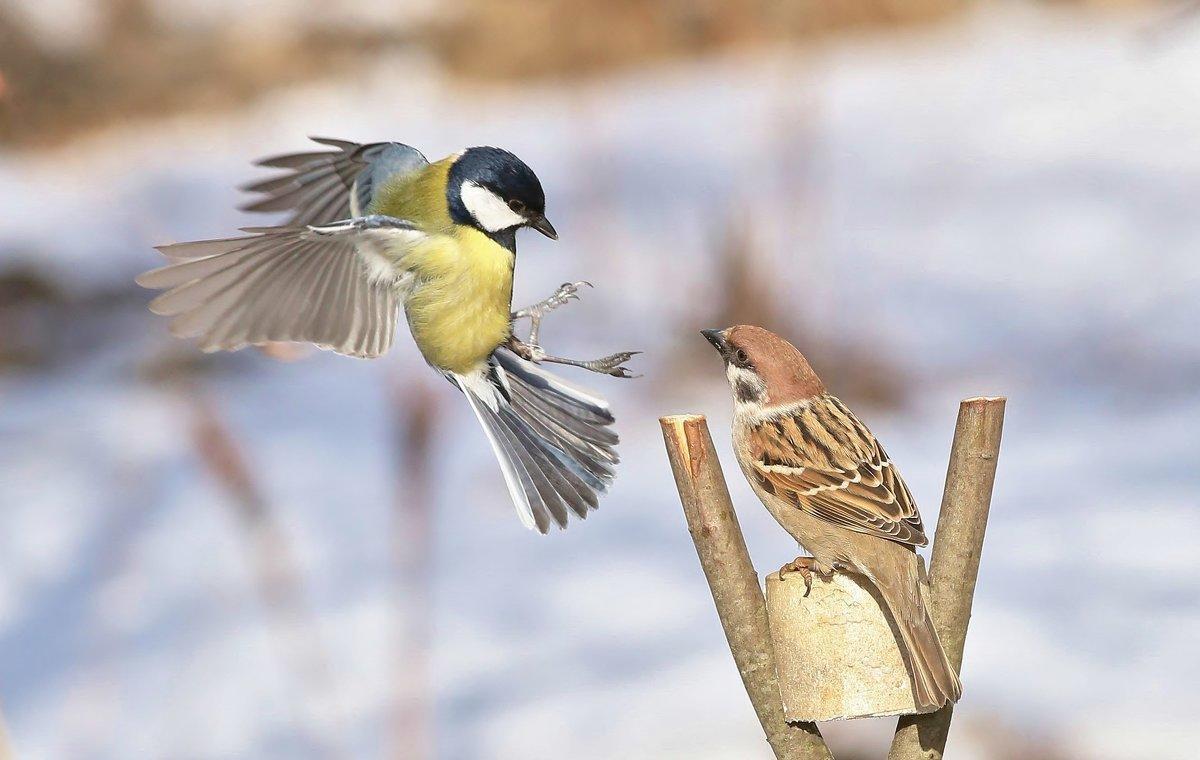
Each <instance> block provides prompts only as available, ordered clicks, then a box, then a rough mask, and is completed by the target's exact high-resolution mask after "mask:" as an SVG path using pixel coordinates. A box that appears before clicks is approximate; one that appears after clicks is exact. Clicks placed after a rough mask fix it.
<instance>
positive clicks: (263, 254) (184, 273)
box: [137, 138, 635, 533]
mask: <svg viewBox="0 0 1200 760" xmlns="http://www.w3.org/2000/svg"><path fill="white" fill-rule="evenodd" d="M314 140H315V141H316V142H317V143H320V144H322V145H324V146H326V147H327V148H329V149H330V150H315V151H310V152H304V153H292V154H287V155H281V156H276V157H273V158H268V159H265V160H263V161H260V162H259V165H260V166H263V167H267V168H271V169H279V170H283V171H282V173H281V174H276V175H275V176H271V177H269V178H267V179H265V180H262V181H259V182H256V183H254V184H251V185H249V186H247V187H245V188H244V189H246V190H248V191H250V192H253V193H257V194H258V195H259V197H258V198H257V199H256V200H254V201H253V202H251V203H250V204H248V205H247V206H245V208H246V209H247V210H250V211H264V212H278V211H290V212H291V214H290V218H289V219H288V220H287V222H285V223H284V224H283V225H281V226H275V227H251V228H245V229H243V230H242V232H243V233H246V234H244V235H241V236H237V237H230V238H224V239H219V240H202V241H197V242H188V243H176V244H173V245H164V246H160V247H159V248H158V250H159V251H161V252H162V253H163V255H165V256H166V258H167V259H168V261H169V264H168V265H167V266H164V267H162V268H159V269H155V270H152V271H149V272H146V273H144V274H142V275H141V276H140V277H138V278H137V282H138V283H139V284H140V285H142V286H144V287H147V288H154V289H159V290H165V291H166V292H165V293H163V294H161V295H159V296H158V297H157V298H155V299H154V300H153V301H152V302H151V304H150V310H151V311H152V312H154V313H156V314H161V315H165V316H169V317H172V318H173V319H172V321H171V332H172V333H174V334H175V335H177V336H179V337H195V338H198V339H199V346H200V348H201V349H202V350H204V351H217V350H228V351H233V350H237V349H239V348H242V347H244V346H248V345H264V344H268V343H274V342H279V341H295V342H307V343H312V344H315V345H316V346H318V347H320V348H324V349H328V350H331V351H335V352H337V353H340V354H345V355H348V356H355V357H360V358H368V359H369V358H374V357H377V356H379V355H381V354H383V353H384V352H385V351H387V350H388V348H390V347H391V345H392V341H393V339H394V337H395V328H396V321H397V319H398V311H399V310H400V309H401V308H402V309H403V311H404V316H405V318H406V320H407V322H408V327H409V331H410V332H411V333H412V337H413V340H414V341H415V342H416V345H417V348H418V349H419V350H420V352H421V354H422V356H423V357H424V359H425V361H426V362H427V363H428V364H429V365H430V366H431V367H433V368H434V369H435V370H436V371H438V372H440V373H441V374H442V375H443V376H444V377H446V378H447V379H448V380H449V381H450V382H451V383H453V384H454V385H455V386H456V387H458V388H459V390H461V391H462V392H463V394H464V395H465V396H466V398H467V401H468V402H469V403H470V405H471V408H472V410H474V413H475V415H476V416H477V417H478V419H479V421H480V423H481V424H482V425H483V429H484V432H485V433H486V434H487V438H488V441H489V442H490V443H491V446H492V449H493V450H494V452H495V454H496V458H497V459H498V460H499V462H500V469H501V472H502V473H503V476H504V481H505V484H506V485H507V487H508V492H509V494H510V496H511V497H512V501H513V503H514V504H515V505H516V508H517V513H518V515H519V516H520V518H521V521H522V522H523V523H524V524H525V525H526V526H528V527H530V528H536V529H537V530H538V531H540V532H542V533H545V532H547V531H548V530H549V527H550V525H551V524H556V525H558V526H559V527H560V528H564V527H566V525H567V521H568V516H569V515H570V514H574V515H576V516H577V517H580V518H583V517H586V516H587V514H588V512H589V511H590V510H592V509H595V508H596V507H597V504H598V496H599V495H600V494H602V493H604V492H605V491H606V490H607V488H608V486H609V484H610V483H611V482H612V479H613V475H614V470H615V466H616V464H617V461H618V457H617V452H616V445H617V435H616V433H615V432H613V430H612V429H611V426H612V424H613V415H612V413H611V412H610V410H609V407H608V404H607V403H606V402H605V401H604V400H603V399H602V398H600V397H599V396H596V395H595V394H592V393H590V392H588V391H585V390H582V389H580V388H577V387H575V386H573V385H571V384H569V383H567V382H565V381H563V380H562V379H560V378H558V377H556V376H555V375H553V374H551V373H549V372H547V371H546V370H545V369H543V368H542V367H539V366H538V364H540V363H542V362H553V363H560V364H569V365H573V366H578V367H583V368H585V369H588V370H591V371H594V372H600V373H604V374H610V375H613V376H616V377H629V376H630V375H629V371H628V369H627V368H626V367H625V366H624V363H625V362H626V361H628V360H629V358H630V357H631V356H633V354H634V353H635V352H621V353H617V354H613V355H611V356H608V357H604V358H602V359H596V360H591V361H580V360H575V359H567V358H563V357H556V356H550V355H549V354H547V353H546V351H545V350H544V349H543V348H542V347H541V346H540V345H539V344H538V328H539V326H540V324H541V320H542V318H543V317H544V316H545V315H546V314H547V313H548V312H550V311H551V310H553V309H555V308H558V307H559V306H562V305H563V304H565V303H567V302H568V301H570V300H572V299H575V298H578V291H579V287H580V285H581V284H582V283H567V284H565V285H563V286H562V287H561V288H559V289H558V291H557V292H556V293H554V294H553V295H552V296H551V297H550V298H548V299H546V300H544V301H542V302H540V303H538V304H534V305H533V306H531V307H529V308H526V309H520V310H518V311H515V312H514V311H512V306H511V301H512V288H513V269H514V265H515V263H516V252H517V241H516V234H517V230H518V229H520V228H522V227H529V228H531V229H534V230H537V231H538V232H540V233H542V234H543V235H546V236H547V237H549V238H551V239H557V237H558V233H557V232H556V231H555V229H554V226H553V225H552V224H551V223H550V221H549V220H548V219H547V218H546V197H545V193H544V191H543V190H542V184H541V182H540V181H539V180H538V178H537V175H535V174H534V172H533V170H532V169H530V168H529V166H527V165H526V164H525V162H523V161H522V160H521V159H519V158H517V157H516V156H515V155H513V154H512V153H510V152H508V151H506V150H502V149H500V148H492V147H476V148H468V149H466V150H464V151H461V152H459V153H455V154H453V155H451V156H448V157H446V158H444V159H442V160H440V161H434V162H432V163H430V162H429V161H428V160H426V158H425V156H424V155H422V154H421V152H420V151H418V150H417V149H416V148H413V147H410V146H408V145H403V144H400V143H395V142H385V143H371V144H365V145H360V144H358V143H353V142H347V141H344V140H332V139H326V138H314ZM519 318H528V319H529V320H530V325H531V327H530V335H529V338H528V340H524V341H523V340H520V339H518V338H517V337H516V336H515V335H514V334H513V322H514V320H515V319H519Z"/></svg>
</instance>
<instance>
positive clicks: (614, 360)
mask: <svg viewBox="0 0 1200 760" xmlns="http://www.w3.org/2000/svg"><path fill="white" fill-rule="evenodd" d="M640 353H641V351H619V352H617V353H615V354H611V355H609V356H605V357H604V358H602V359H592V360H591V361H586V362H580V363H579V366H580V367H583V368H584V369H587V370H591V371H592V372H599V373H601V374H603V375H612V376H613V377H620V378H625V379H629V378H634V377H640V375H635V374H633V373H632V372H630V371H629V368H628V367H622V366H621V365H622V364H624V363H625V362H627V361H629V360H630V359H632V358H633V357H635V356H637V355H638V354H640Z"/></svg>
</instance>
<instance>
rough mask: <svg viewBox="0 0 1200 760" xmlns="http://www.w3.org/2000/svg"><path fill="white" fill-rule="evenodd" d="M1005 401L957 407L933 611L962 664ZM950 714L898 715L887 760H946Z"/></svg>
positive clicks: (932, 586)
mask: <svg viewBox="0 0 1200 760" xmlns="http://www.w3.org/2000/svg"><path fill="white" fill-rule="evenodd" d="M1004 401H1005V400H1004V399H1003V398H969V399H967V400H966V401H963V402H962V404H961V405H959V408H958V424H957V425H956V426H955V428H954V445H953V447H952V448H951V450H950V465H949V467H948V468H947V470H946V490H945V491H944V492H943V493H942V510H941V512H940V513H939V515H938V524H937V534H936V536H935V537H934V542H933V554H932V558H931V560H930V563H929V591H930V599H931V603H932V609H931V610H930V614H931V615H932V616H933V622H934V625H935V626H936V627H937V632H938V638H940V639H941V641H942V646H943V647H944V648H945V650H946V654H947V656H949V658H950V662H951V663H952V664H953V665H954V667H955V668H957V669H959V670H961V669H962V658H963V645H964V643H965V642H966V638H967V623H968V622H969V621H970V619H971V602H972V600H973V599H974V597H975V580H976V578H977V577H978V575H979V557H980V553H981V552H982V550H983V534H984V532H985V530H986V529H987V519H988V509H989V508H990V506H991V503H992V485H993V483H995V480H996V460H997V457H998V456H999V454H1000V435H1001V432H1002V430H1003V428H1004ZM968 688H969V686H968ZM953 716H954V706H953V705H947V706H946V707H943V708H942V709H941V710H938V711H937V712H932V713H928V714H925V715H908V716H905V717H903V718H901V719H900V721H899V724H898V725H897V726H896V736H895V738H894V739H893V740H892V749H891V751H890V752H889V753H888V760H941V757H942V753H943V752H945V749H946V738H947V737H948V736H949V734H950V720H951V718H952V717H953Z"/></svg>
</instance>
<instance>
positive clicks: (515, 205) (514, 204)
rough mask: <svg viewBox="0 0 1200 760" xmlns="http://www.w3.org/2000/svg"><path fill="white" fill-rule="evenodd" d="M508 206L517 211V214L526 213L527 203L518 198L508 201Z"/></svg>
mask: <svg viewBox="0 0 1200 760" xmlns="http://www.w3.org/2000/svg"><path fill="white" fill-rule="evenodd" d="M508 207H509V208H510V209H512V210H513V212H514V213H517V214H524V213H525V204H524V203H522V202H521V201H519V200H517V199H516V198H513V199H512V200H511V201H509V202H508Z"/></svg>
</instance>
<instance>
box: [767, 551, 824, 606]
mask: <svg viewBox="0 0 1200 760" xmlns="http://www.w3.org/2000/svg"><path fill="white" fill-rule="evenodd" d="M790 573H799V574H800V576H801V577H802V578H804V595H805V596H808V595H809V594H810V593H811V592H812V579H813V575H814V574H816V575H820V576H822V577H826V576H829V575H832V574H833V568H831V567H826V566H825V565H822V564H821V563H820V562H817V559H816V557H796V558H795V559H794V560H792V561H791V562H789V563H787V564H786V565H784V566H783V567H781V568H779V579H780V580H783V579H784V577H785V576H786V575H788V574H790Z"/></svg>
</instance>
